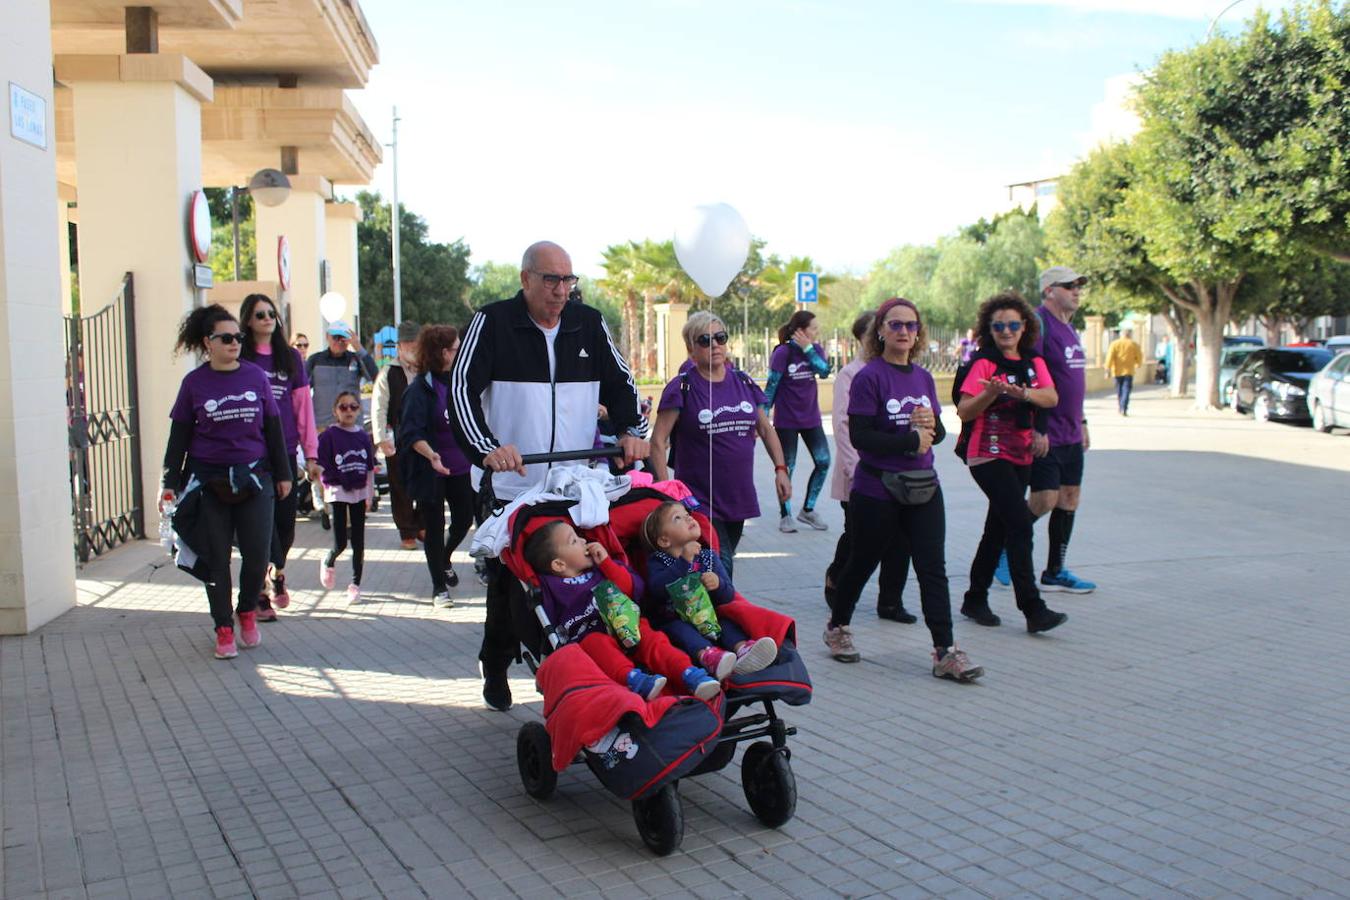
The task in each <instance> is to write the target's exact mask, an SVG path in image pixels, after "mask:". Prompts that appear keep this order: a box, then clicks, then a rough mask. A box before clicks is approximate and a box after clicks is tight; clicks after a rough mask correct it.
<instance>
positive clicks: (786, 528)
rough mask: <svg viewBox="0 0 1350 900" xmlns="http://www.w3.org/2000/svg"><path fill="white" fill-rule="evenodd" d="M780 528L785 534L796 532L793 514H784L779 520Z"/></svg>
mask: <svg viewBox="0 0 1350 900" xmlns="http://www.w3.org/2000/svg"><path fill="white" fill-rule="evenodd" d="M778 530H779V531H781V532H783V534H796V533H797V526H796V525H793V524H792V516H783V518H781V519H779V520H778Z"/></svg>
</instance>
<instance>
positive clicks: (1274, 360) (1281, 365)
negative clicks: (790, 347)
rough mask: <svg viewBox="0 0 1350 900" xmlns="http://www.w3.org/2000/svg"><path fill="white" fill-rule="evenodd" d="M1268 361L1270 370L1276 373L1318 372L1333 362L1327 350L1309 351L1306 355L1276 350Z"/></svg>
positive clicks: (1292, 351)
mask: <svg viewBox="0 0 1350 900" xmlns="http://www.w3.org/2000/svg"><path fill="white" fill-rule="evenodd" d="M1268 359H1269V363H1270V368H1271V369H1272V370H1273V371H1276V372H1316V371H1318V370H1320V369H1321V368H1322V367H1323V366H1325V365H1326V364H1327V363H1328V362H1330V361H1331V354H1330V353H1328V352H1327V351H1325V350H1309V351H1308V352H1306V353H1300V352H1297V351H1294V350H1276V351H1274V352H1272V353H1271V354H1270V356H1269V358H1268Z"/></svg>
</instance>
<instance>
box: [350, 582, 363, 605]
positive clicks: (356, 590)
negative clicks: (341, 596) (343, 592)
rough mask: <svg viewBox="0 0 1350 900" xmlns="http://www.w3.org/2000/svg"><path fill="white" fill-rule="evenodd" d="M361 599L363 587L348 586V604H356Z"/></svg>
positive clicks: (356, 585) (357, 585)
mask: <svg viewBox="0 0 1350 900" xmlns="http://www.w3.org/2000/svg"><path fill="white" fill-rule="evenodd" d="M360 599H361V585H359V584H349V585H347V602H348V603H356V602H358V601H359V600H360Z"/></svg>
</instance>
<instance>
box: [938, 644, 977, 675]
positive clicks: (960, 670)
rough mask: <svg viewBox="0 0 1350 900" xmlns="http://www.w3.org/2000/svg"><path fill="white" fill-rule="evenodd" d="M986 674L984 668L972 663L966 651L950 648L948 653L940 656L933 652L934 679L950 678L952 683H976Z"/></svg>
mask: <svg viewBox="0 0 1350 900" xmlns="http://www.w3.org/2000/svg"><path fill="white" fill-rule="evenodd" d="M983 674H984V668H983V667H982V666H977V665H974V664H972V663H971V661H970V657H968V656H966V651H964V650H960V649H957V648H956V647H948V648H947V650H946V652H944V653H943V654H942V655H941V656H938V651H937V650H936V649H934V650H933V677H934V678H950V679H951V680H952V681H974V680H975V679H976V678H979V677H980V676H981V675H983Z"/></svg>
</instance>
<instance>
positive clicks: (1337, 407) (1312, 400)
mask: <svg viewBox="0 0 1350 900" xmlns="http://www.w3.org/2000/svg"><path fill="white" fill-rule="evenodd" d="M1308 413H1309V415H1311V416H1312V422H1313V428H1316V429H1317V430H1318V431H1330V430H1331V429H1332V428H1350V352H1347V353H1342V354H1340V355H1339V356H1337V357H1336V358H1335V359H1333V360H1332V361H1331V362H1329V363H1327V364H1326V365H1325V366H1323V367H1322V371H1320V372H1318V373H1317V374H1316V375H1314V376H1313V377H1312V380H1311V381H1309V382H1308Z"/></svg>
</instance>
